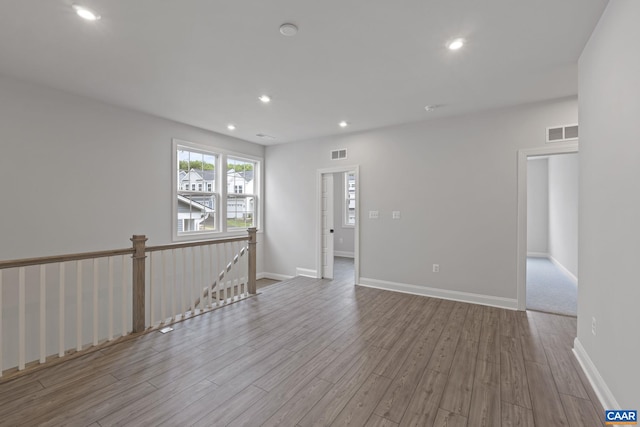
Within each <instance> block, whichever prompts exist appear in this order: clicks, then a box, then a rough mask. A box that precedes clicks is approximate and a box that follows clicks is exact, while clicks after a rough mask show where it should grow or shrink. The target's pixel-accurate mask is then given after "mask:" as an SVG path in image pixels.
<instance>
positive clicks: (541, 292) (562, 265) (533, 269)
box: [526, 153, 578, 316]
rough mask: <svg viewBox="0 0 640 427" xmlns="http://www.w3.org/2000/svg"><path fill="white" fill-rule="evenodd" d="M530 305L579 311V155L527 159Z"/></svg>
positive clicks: (553, 310) (556, 311) (565, 312)
mask: <svg viewBox="0 0 640 427" xmlns="http://www.w3.org/2000/svg"><path fill="white" fill-rule="evenodd" d="M526 270H527V274H526V286H527V292H526V301H527V303H526V308H527V309H528V310H536V311H544V312H547V313H554V314H563V315H568V316H576V315H577V312H578V279H577V275H578V154H577V153H571V154H555V155H549V156H531V157H528V158H527V264H526Z"/></svg>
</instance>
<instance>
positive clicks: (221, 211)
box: [171, 138, 264, 242]
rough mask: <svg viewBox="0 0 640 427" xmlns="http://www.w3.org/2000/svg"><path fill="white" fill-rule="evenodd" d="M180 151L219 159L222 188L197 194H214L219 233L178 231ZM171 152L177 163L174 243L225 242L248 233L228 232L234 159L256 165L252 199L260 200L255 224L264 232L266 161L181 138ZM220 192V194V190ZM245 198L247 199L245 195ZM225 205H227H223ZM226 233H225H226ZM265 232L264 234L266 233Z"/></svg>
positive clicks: (173, 187)
mask: <svg viewBox="0 0 640 427" xmlns="http://www.w3.org/2000/svg"><path fill="white" fill-rule="evenodd" d="M178 147H184V148H185V149H187V150H189V151H193V152H196V153H201V154H207V155H215V156H216V164H215V170H216V184H217V185H218V186H219V188H214V189H213V190H214V191H213V192H196V193H210V194H212V195H214V196H215V198H216V209H217V211H218V212H217V214H218V218H217V220H216V230H214V231H206V232H200V231H199V232H193V233H178V230H177V228H176V220H177V218H178V206H177V203H176V199H177V196H178V188H177V184H178V183H177V180H176V175H175V172H176V169H175V168H176V167H177V166H178V153H177V151H178ZM171 148H172V154H171V159H172V162H173V167H172V172H171V182H172V184H171V188H172V201H171V204H172V208H171V215H172V219H171V230H172V231H171V236H172V241H174V242H182V241H191V240H206V239H212V238H225V237H233V236H237V235H242V233H240V234H239V232H241V231H245V230H244V229H233V228H232V229H230V230H228V229H227V225H226V219H227V173H226V167H227V165H226V163H227V159H228V158H229V157H232V158H234V159H236V160H247V161H251V162H256V165H255V169H254V171H253V179H254V184H253V185H254V194H253V195H252V196H253V197H254V198H255V200H256V211H255V218H254V223H255V227H256V228H257V229H258V230H262V229H263V224H262V213H263V212H264V203H263V199H264V197H262V196H263V194H262V183H263V182H264V158H262V157H258V156H253V155H251V154H244V153H239V152H237V151H231V150H227V149H224V148H220V147H215V146H209V145H204V144H199V143H195V142H191V141H187V140H184V139H180V138H173V139H172V140H171ZM218 189H219V190H220V191H219V192H217V191H216V190H218ZM243 196H247V195H246V194H243ZM223 201H224V203H223ZM223 230H224V231H223ZM263 231H264V230H263Z"/></svg>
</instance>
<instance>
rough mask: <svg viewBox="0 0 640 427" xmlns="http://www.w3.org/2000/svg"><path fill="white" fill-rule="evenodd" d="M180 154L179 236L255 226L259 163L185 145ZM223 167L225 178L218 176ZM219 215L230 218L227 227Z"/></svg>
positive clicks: (178, 187) (178, 178)
mask: <svg viewBox="0 0 640 427" xmlns="http://www.w3.org/2000/svg"><path fill="white" fill-rule="evenodd" d="M176 154H177V162H178V164H177V184H176V189H177V200H176V203H177V209H176V211H177V228H176V230H177V234H178V235H184V234H198V233H207V232H216V231H227V230H233V229H246V228H248V227H254V226H255V224H256V223H255V220H256V207H257V197H258V194H257V185H256V176H255V172H256V170H257V162H256V161H253V160H248V159H242V158H236V157H231V156H226V155H224V154H219V153H212V152H204V151H200V150H198V149H195V148H192V147H187V146H181V145H178V146H177V149H176ZM220 164H223V165H224V164H226V174H225V175H224V176H219V175H218V168H219V165H220ZM218 181H222V182H218ZM225 185H226V191H224V192H223V191H222V188H224V187H223V186H225ZM218 201H220V204H218ZM219 213H222V215H224V216H225V217H226V222H225V223H223V224H220V222H219V220H220V218H219Z"/></svg>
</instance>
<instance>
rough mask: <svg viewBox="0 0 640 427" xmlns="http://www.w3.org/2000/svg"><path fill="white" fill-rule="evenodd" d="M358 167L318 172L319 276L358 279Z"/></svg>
mask: <svg viewBox="0 0 640 427" xmlns="http://www.w3.org/2000/svg"><path fill="white" fill-rule="evenodd" d="M358 194H359V180H358V166H344V167H339V168H331V169H321V170H319V171H318V201H319V203H318V205H319V206H318V218H319V220H318V227H317V229H318V231H317V235H318V245H317V248H318V257H317V262H316V266H317V271H318V277H320V278H324V279H336V280H348V281H351V280H353V281H354V283H358V280H359V257H358V249H359V245H358V242H359V224H358V222H359V221H358Z"/></svg>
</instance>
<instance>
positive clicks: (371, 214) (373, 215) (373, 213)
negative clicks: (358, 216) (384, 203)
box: [369, 211, 379, 219]
mask: <svg viewBox="0 0 640 427" xmlns="http://www.w3.org/2000/svg"><path fill="white" fill-rule="evenodd" d="M378 216H379V214H378V211H369V219H378Z"/></svg>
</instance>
